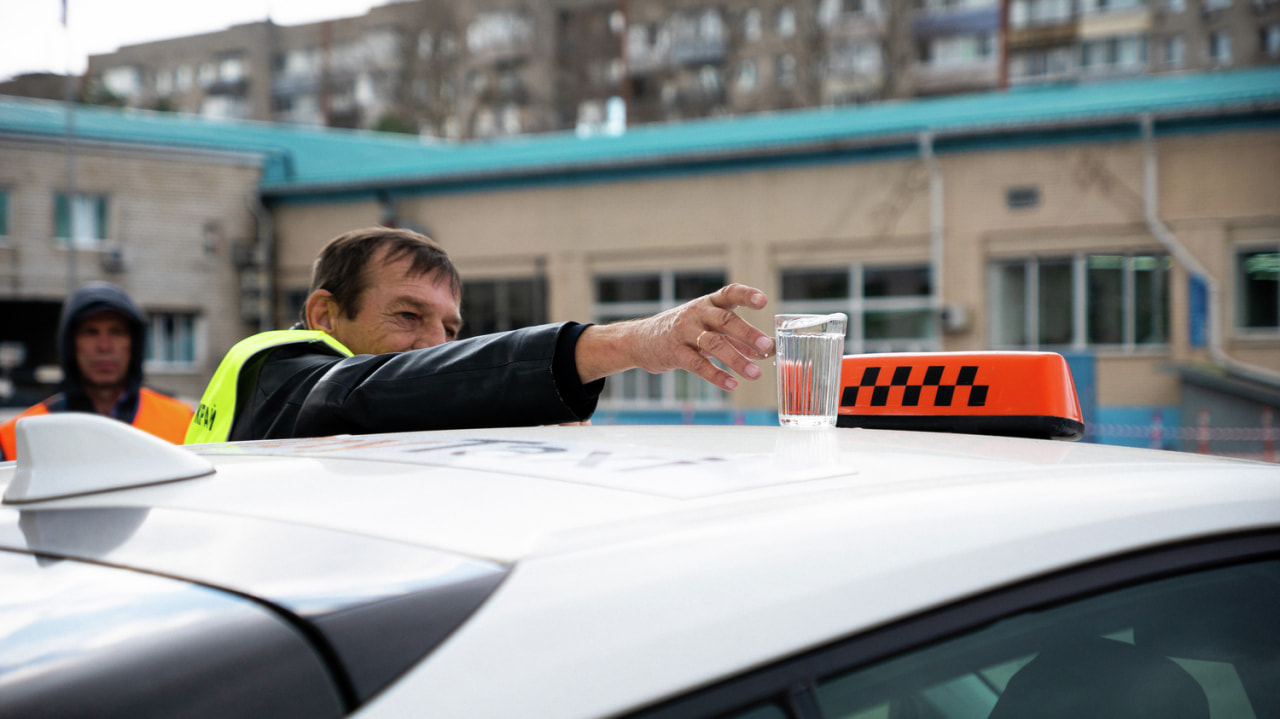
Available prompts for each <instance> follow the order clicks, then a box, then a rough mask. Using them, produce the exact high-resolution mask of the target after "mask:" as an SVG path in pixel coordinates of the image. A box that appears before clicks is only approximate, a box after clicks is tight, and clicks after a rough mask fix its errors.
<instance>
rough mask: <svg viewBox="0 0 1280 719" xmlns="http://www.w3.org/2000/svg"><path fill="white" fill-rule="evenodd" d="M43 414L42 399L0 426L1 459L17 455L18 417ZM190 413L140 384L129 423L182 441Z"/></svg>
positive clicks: (187, 409)
mask: <svg viewBox="0 0 1280 719" xmlns="http://www.w3.org/2000/svg"><path fill="white" fill-rule="evenodd" d="M46 401H47V400H46ZM42 414H49V408H48V406H47V405H45V403H44V402H41V403H39V404H37V405H33V406H31V407H28V408H27V409H26V410H24V411H23V412H22V414H19V415H18V416H17V417H14V418H12V419H10V420H9V421H7V422H5V423H4V424H2V425H0V450H2V451H3V452H4V459H14V458H15V457H16V456H17V452H18V436H17V424H18V420H20V419H22V418H23V417H35V416H37V415H42ZM191 416H192V415H191V408H190V407H188V406H187V404H186V403H185V402H183V401H181V400H176V399H174V398H172V397H166V396H165V395H162V394H160V393H159V392H152V391H151V390H149V389H147V388H146V387H143V388H142V389H141V391H139V393H138V411H137V412H135V413H134V415H133V422H131V423H130V424H132V425H133V426H134V427H137V428H138V429H140V430H142V431H144V432H147V433H149V434H154V435H155V436H157V437H159V438H160V439H163V440H168V441H169V442H172V443H174V444H182V437H183V435H184V434H185V433H186V431H187V425H188V424H190V423H191Z"/></svg>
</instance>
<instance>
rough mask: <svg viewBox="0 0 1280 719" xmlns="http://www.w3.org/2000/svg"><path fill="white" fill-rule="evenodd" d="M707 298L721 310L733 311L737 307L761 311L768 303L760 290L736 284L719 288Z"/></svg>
mask: <svg viewBox="0 0 1280 719" xmlns="http://www.w3.org/2000/svg"><path fill="white" fill-rule="evenodd" d="M707 297H708V298H709V299H710V300H711V304H713V305H715V306H716V307H719V308H720V309H722V310H733V309H737V308H739V307H750V308H751V309H754V310H759V309H763V308H764V306H765V304H766V303H767V302H768V299H767V298H766V297H765V296H764V293H763V292H761V291H760V290H757V289H756V288H754V287H747V286H746V285H740V284H738V283H736V282H735V283H733V284H731V285H725V286H724V287H721V288H720V289H718V290H716V291H715V292H712V293H711V294H710V295H707Z"/></svg>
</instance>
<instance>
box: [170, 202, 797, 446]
mask: <svg viewBox="0 0 1280 719" xmlns="http://www.w3.org/2000/svg"><path fill="white" fill-rule="evenodd" d="M461 296H462V283H461V279H460V278H459V276H458V272H457V270H456V269H455V268H454V266H453V263H452V262H451V261H450V260H449V257H448V255H447V254H446V253H445V251H444V250H443V249H442V248H441V247H440V246H439V245H437V244H436V243H435V242H433V241H432V240H430V239H429V238H427V237H425V236H423V235H420V234H418V233H415V232H410V231H408V230H400V229H388V228H381V227H379V228H369V229H364V230H355V231H352V232H349V233H346V234H344V235H341V236H339V237H337V238H334V239H333V240H332V241H330V242H329V244H328V245H326V246H325V248H324V249H323V250H321V252H320V256H319V258H318V259H317V260H316V263H315V266H314V268H313V272H312V282H311V292H310V295H309V296H308V297H307V301H306V305H305V307H304V308H303V321H302V322H300V323H299V324H298V325H295V327H294V328H293V329H291V330H283V331H278V332H266V333H263V334H260V335H256V336H254V337H250V338H249V339H247V340H244V341H242V342H241V343H239V344H237V345H236V346H235V347H233V348H232V349H231V351H230V352H229V353H228V354H227V357H226V358H224V359H223V361H222V364H221V366H219V368H218V371H217V372H216V373H215V374H214V377H213V380H212V381H211V382H210V384H209V387H208V389H206V390H205V394H204V397H203V398H202V399H201V401H200V408H199V409H198V410H197V412H196V416H195V419H194V420H193V421H192V423H191V429H190V430H189V431H188V432H187V437H186V441H187V443H188V444H191V443H202V442H221V441H226V440H228V439H230V440H248V439H274V438H284V437H315V436H324V435H331V434H372V433H377V432H398V431H408V430H426V429H465V428H473V427H494V426H522V425H524V426H527V425H539V424H563V423H574V422H582V421H585V420H588V419H589V418H590V417H591V414H592V412H594V411H595V406H596V400H597V398H598V397H599V395H600V390H601V389H602V388H603V387H604V378H605V377H607V376H609V375H611V374H616V373H618V372H622V371H624V370H627V369H631V368H634V367H640V368H643V369H645V370H647V371H649V372H665V371H668V370H672V369H676V368H682V369H686V370H688V371H690V372H693V373H694V374H697V375H698V376H700V377H702V378H704V379H706V380H707V381H709V382H712V383H713V384H716V385H717V386H719V387H722V388H724V389H726V390H733V389H734V388H735V387H737V385H738V381H737V379H735V378H734V377H733V375H731V374H729V373H728V372H725V371H724V370H722V369H720V368H718V367H716V366H715V365H714V364H713V363H712V362H711V358H715V359H718V360H720V361H721V362H723V363H724V364H725V365H726V366H727V367H729V368H730V369H731V370H732V371H733V372H736V373H737V374H738V375H741V376H743V377H746V378H749V379H757V378H759V377H760V375H761V371H760V368H759V367H756V366H755V365H754V364H752V362H751V360H750V359H748V357H752V358H755V359H764V358H765V357H768V356H769V354H770V353H771V352H772V351H773V340H772V339H770V338H769V337H768V336H766V335H765V334H764V333H762V332H760V331H759V330H757V329H756V328H755V327H752V326H751V325H750V324H748V323H747V322H746V321H745V320H743V319H742V318H741V317H739V316H738V315H737V314H736V313H735V312H734V311H733V310H734V309H735V308H737V307H739V306H750V307H753V308H755V309H760V308H763V307H764V305H765V302H766V299H765V296H764V294H763V293H762V292H760V291H759V290H755V289H752V288H750V287H744V286H742V285H730V286H728V287H725V288H723V289H721V290H719V291H717V292H715V293H712V294H710V295H707V296H706V297H702V298H700V299H697V300H694V301H692V302H689V303H687V304H684V305H681V306H680V307H677V308H674V309H671V310H668V311H666V312H663V313H661V314H658V315H655V316H653V317H649V318H645V319H640V320H632V321H628V322H619V323H616V324H611V325H604V326H597V325H582V324H577V323H574V322H564V323H561V324H554V325H543V326H540V327H529V328H525V329H520V330H514V331H512V332H503V333H498V334H494V335H487V336H483V337H474V338H471V339H467V340H463V341H459V342H454V341H453V340H454V339H455V338H456V337H457V335H458V331H459V330H460V328H461V326H462V316H461V312H460V305H461Z"/></svg>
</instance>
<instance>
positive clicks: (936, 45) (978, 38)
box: [920, 32, 995, 67]
mask: <svg viewBox="0 0 1280 719" xmlns="http://www.w3.org/2000/svg"><path fill="white" fill-rule="evenodd" d="M994 49H995V34H994V33H989V32H983V33H977V34H972V35H946V36H942V37H936V38H933V39H931V40H929V41H928V42H926V43H923V44H922V45H921V56H920V61H921V62H923V63H926V64H929V65H934V66H937V67H960V66H964V65H972V64H975V63H982V62H987V61H989V60H990V59H991V58H992V54H993V52H994Z"/></svg>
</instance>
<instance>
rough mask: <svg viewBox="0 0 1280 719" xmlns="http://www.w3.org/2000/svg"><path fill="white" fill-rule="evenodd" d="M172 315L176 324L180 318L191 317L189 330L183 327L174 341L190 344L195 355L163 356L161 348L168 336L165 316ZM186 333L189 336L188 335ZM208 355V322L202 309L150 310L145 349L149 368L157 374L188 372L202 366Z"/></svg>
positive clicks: (146, 362) (146, 363) (145, 358)
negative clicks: (164, 328)
mask: <svg viewBox="0 0 1280 719" xmlns="http://www.w3.org/2000/svg"><path fill="white" fill-rule="evenodd" d="M167 318H172V319H174V321H175V327H177V326H178V320H180V319H189V320H190V324H189V325H187V329H185V330H183V329H179V330H178V332H177V337H176V338H175V339H174V342H177V343H180V344H182V345H186V344H187V343H190V347H191V358H190V359H189V360H187V359H177V360H175V359H173V358H170V357H161V351H162V350H163V349H164V347H165V346H166V344H167V336H166V334H165V333H162V332H161V331H160V329H162V328H163V323H164V321H165V319H167ZM186 335H189V337H187V336H186ZM203 356H204V323H203V319H202V317H201V314H200V312H198V311H196V310H149V311H148V312H147V346H146V347H145V348H144V349H143V363H144V367H145V370H146V371H147V372H150V373H155V374H185V373H190V372H195V371H197V370H199V369H200V365H201V360H202V358H203Z"/></svg>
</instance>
